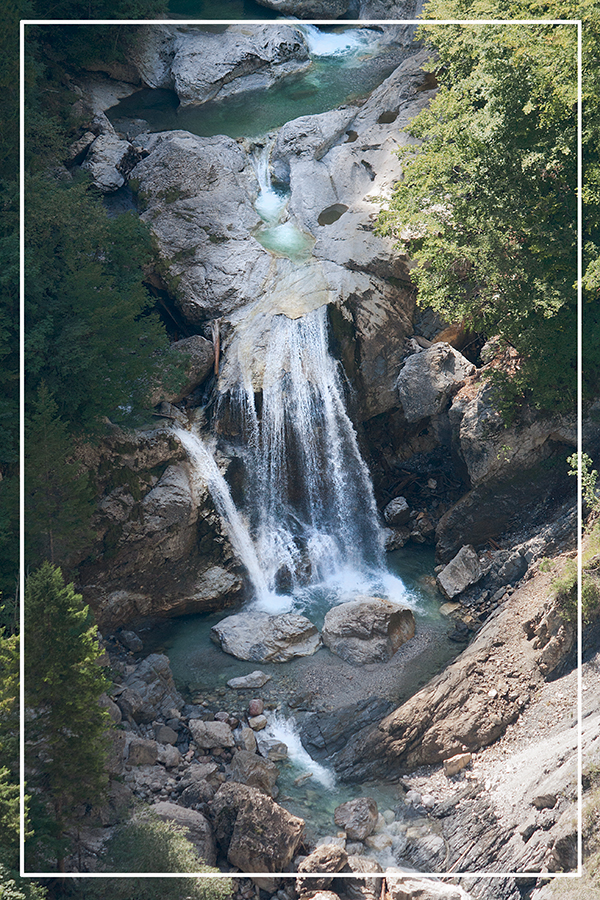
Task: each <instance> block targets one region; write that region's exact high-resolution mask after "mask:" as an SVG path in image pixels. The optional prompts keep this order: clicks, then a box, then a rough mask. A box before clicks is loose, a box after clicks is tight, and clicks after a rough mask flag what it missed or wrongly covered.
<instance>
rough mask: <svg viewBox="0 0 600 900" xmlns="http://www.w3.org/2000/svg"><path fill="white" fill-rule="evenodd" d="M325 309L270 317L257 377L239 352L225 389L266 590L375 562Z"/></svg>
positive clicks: (372, 530) (379, 559)
mask: <svg viewBox="0 0 600 900" xmlns="http://www.w3.org/2000/svg"><path fill="white" fill-rule="evenodd" d="M326 316H327V310H326V307H325V306H322V307H320V308H319V309H316V310H314V311H312V312H309V313H308V314H306V315H304V316H302V317H300V318H297V319H290V318H288V317H287V316H285V315H276V316H273V318H272V319H271V327H270V333H269V336H268V348H267V352H266V359H265V360H264V372H263V374H262V383H261V384H260V385H258V386H257V385H256V383H255V378H253V377H252V367H251V365H250V367H249V360H248V359H247V358H246V354H242V353H240V357H241V358H240V359H239V360H238V361H237V362H238V380H237V386H236V387H235V388H234V389H233V390H232V391H231V392H230V395H229V399H230V403H231V405H232V406H233V407H234V408H237V410H238V413H239V416H240V419H241V422H242V432H243V434H244V438H245V440H246V444H247V453H246V465H247V469H248V479H247V480H248V507H247V516H248V519H249V521H250V528H251V532H252V534H253V537H254V541H255V546H256V555H257V557H258V559H259V561H260V565H261V568H262V571H263V573H264V577H265V580H266V583H267V585H268V587H269V589H270V590H271V591H274V590H277V589H279V590H284V591H285V592H286V593H288V592H290V593H294V591H296V590H297V589H298V588H302V586H304V585H306V584H316V583H322V582H324V581H326V580H330V579H331V578H332V577H342V574H343V573H344V572H345V571H347V570H348V569H352V570H354V572H355V573H357V574H358V573H359V572H362V573H363V574H364V573H365V572H367V571H371V572H372V571H374V570H379V571H381V570H383V569H384V565H383V550H382V536H381V529H380V527H379V524H378V518H377V508H376V504H375V499H374V495H373V489H372V485H371V479H370V476H369V472H368V469H367V467H366V465H365V462H364V460H363V459H362V457H361V454H360V451H359V447H358V442H357V438H356V433H355V431H354V427H353V425H352V422H351V421H350V418H349V417H348V414H347V413H346V410H345V405H344V396H343V388H342V382H341V378H340V373H339V365H338V363H337V361H336V360H335V359H334V358H333V357H332V356H331V354H330V353H329V347H328V334H327V317H326ZM242 346H243V342H242ZM251 362H252V361H250V363H251ZM257 387H258V390H257ZM257 393H258V394H259V395H260V397H261V400H262V403H261V409H260V411H259V409H258V408H257V400H256V395H257Z"/></svg>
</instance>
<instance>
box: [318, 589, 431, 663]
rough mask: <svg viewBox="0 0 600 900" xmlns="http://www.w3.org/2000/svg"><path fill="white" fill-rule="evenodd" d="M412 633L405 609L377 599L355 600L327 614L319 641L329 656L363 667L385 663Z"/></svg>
mask: <svg viewBox="0 0 600 900" xmlns="http://www.w3.org/2000/svg"><path fill="white" fill-rule="evenodd" d="M414 633H415V618H414V615H413V613H412V611H411V610H410V609H408V608H407V607H401V606H397V605H396V604H394V603H390V601H389V600H382V599H380V598H379V597H358V598H357V599H356V600H352V601H348V602H347V603H341V604H339V605H338V606H334V607H333V608H332V609H330V610H329V611H328V612H327V614H326V616H325V620H324V623H323V630H322V633H321V637H322V640H323V643H324V644H325V646H326V647H328V648H329V649H330V650H331V651H332V653H335V654H336V655H337V656H340V657H341V658H342V659H345V660H346V662H350V663H352V664H353V665H364V664H366V663H374V662H386V661H387V660H388V659H390V658H391V657H392V656H393V655H394V653H395V652H396V651H397V650H398V648H399V647H401V646H402V644H404V643H405V642H406V641H407V640H409V639H410V638H411V637H413V636H414Z"/></svg>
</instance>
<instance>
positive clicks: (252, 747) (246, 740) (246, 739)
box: [240, 728, 257, 753]
mask: <svg viewBox="0 0 600 900" xmlns="http://www.w3.org/2000/svg"><path fill="white" fill-rule="evenodd" d="M240 743H241V746H242V750H249V751H250V753H256V749H257V738H256V735H255V734H254V732H253V731H252V729H251V728H242V729H241V733H240Z"/></svg>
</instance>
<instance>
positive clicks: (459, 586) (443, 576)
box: [436, 544, 483, 600]
mask: <svg viewBox="0 0 600 900" xmlns="http://www.w3.org/2000/svg"><path fill="white" fill-rule="evenodd" d="M482 575H483V569H482V566H481V563H480V562H479V557H478V556H477V553H476V552H475V550H474V548H473V547H472V546H471V545H468V544H467V545H466V546H464V547H461V549H460V550H459V552H458V553H457V554H456V556H455V557H454V558H453V559H452V560H450V562H449V563H448V564H447V565H446V566H445V567H444V568H443V569H442V571H441V572H440V573H439V575H438V576H437V578H436V583H437V586H438V587H439V589H440V591H441V592H442V594H443V595H444V597H446V598H447V599H448V600H452V598H453V597H456V596H457V594H460V593H462V592H463V591H464V590H465V589H466V588H468V587H469V586H470V585H471V584H475V582H476V581H479V579H480V578H481V577H482Z"/></svg>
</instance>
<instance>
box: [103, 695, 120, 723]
mask: <svg viewBox="0 0 600 900" xmlns="http://www.w3.org/2000/svg"><path fill="white" fill-rule="evenodd" d="M98 704H99V705H100V706H101V707H103V708H104V709H107V710H108V712H109V715H110V717H111V719H112V720H113V722H114V724H115V725H119V724H120V723H121V720H122V718H123V714H122V712H121V710H120V709H119V707H118V706H117V704H116V703H115V702H114V700H111V698H110V697H109V696H108V695H107V694H101V695H100V697H99V698H98Z"/></svg>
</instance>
